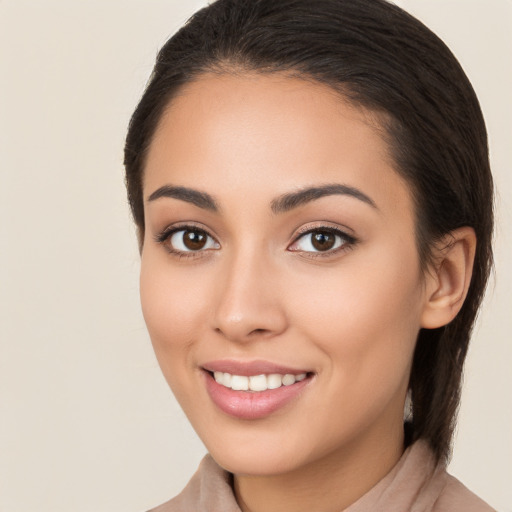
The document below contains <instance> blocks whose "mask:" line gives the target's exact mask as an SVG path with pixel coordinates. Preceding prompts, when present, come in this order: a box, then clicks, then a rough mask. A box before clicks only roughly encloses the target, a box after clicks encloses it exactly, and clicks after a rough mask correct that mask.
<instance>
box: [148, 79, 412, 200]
mask: <svg viewBox="0 0 512 512" xmlns="http://www.w3.org/2000/svg"><path fill="white" fill-rule="evenodd" d="M384 135H385V133H384V131H383V129H382V127H381V125H380V124H379V118H378V116H377V115H376V114H374V113H372V112H369V111H367V110H364V109H362V108H359V107H356V106H354V105H352V104H350V103H349V102H348V101H346V99H345V98H344V97H343V96H341V95H340V94H339V93H338V92H336V91H334V90H333V89H332V88H330V87H328V86H326V85H323V84H320V83H318V82H314V81H306V80H303V79H300V78H294V77H289V76H286V75H284V74H278V73H274V74H257V73H245V74H222V75H218V74H205V75H202V76H200V77H199V78H198V79H197V80H196V81H194V82H192V83H190V84H187V85H186V86H185V87H183V88H182V89H181V90H180V92H179V94H177V95H176V96H175V97H174V98H173V99H172V101H171V102H170V104H169V105H168V107H167V109H166V111H165V112H164V114H163V116H162V118H161V120H160V123H159V125H158V127H157V130H156V132H155V135H154V138H153V140H152V143H151V145H150V148H149V152H148V157H147V160H146V168H145V175H144V195H145V197H147V196H148V195H149V194H150V193H151V192H152V191H153V190H155V189H156V188H158V187H159V186H162V185H165V184H168V183H172V184H173V185H179V186H193V187H195V188H201V189H204V190H207V191H208V192H209V193H211V194H213V195H220V196H222V195H223V194H226V193H231V195H232V196H234V195H236V193H241V194H243V195H250V196H252V197H254V196H255V195H257V196H258V197H261V198H262V199H266V200H270V199H271V197H275V195H278V194H280V193H286V192H289V191H290V189H293V188H299V187H303V186H310V185H314V184H318V183H342V184H344V185H348V186H357V187H358V188H364V189H365V190H366V192H368V195H372V194H373V195H375V202H376V203H377V204H379V202H381V203H383V205H384V203H387V204H388V205H390V206H392V205H395V206H396V205H398V204H399V205H400V207H401V208H403V207H407V208H410V207H411V203H410V197H409V196H410V191H409V187H408V186H407V184H406V183H405V182H404V181H403V180H402V179H401V177H400V176H399V175H398V173H397V172H396V171H395V169H394V163H393V161H392V159H391V157H390V154H389V148H388V145H387V143H386V142H385V137H384ZM228 189H229V190H228Z"/></svg>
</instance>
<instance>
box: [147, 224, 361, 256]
mask: <svg viewBox="0 0 512 512" xmlns="http://www.w3.org/2000/svg"><path fill="white" fill-rule="evenodd" d="M180 231H192V232H196V233H202V234H204V235H206V236H207V237H208V238H210V239H212V240H213V241H214V242H215V243H217V244H218V242H217V240H215V238H214V237H213V236H211V235H210V234H209V233H208V231H207V230H205V229H204V228H201V227H199V226H196V225H194V224H184V225H180V226H169V227H167V228H165V229H164V230H163V231H162V232H161V233H159V234H157V235H156V236H155V241H156V242H157V243H159V244H161V245H163V246H164V247H165V249H166V250H167V251H168V252H169V253H170V254H172V255H173V256H175V257H177V258H179V259H183V258H185V259H186V258H197V257H201V256H202V253H204V252H206V251H208V250H211V249H206V250H197V251H193V250H191V251H180V250H176V249H174V248H173V247H172V246H171V245H170V244H169V243H168V242H169V240H170V238H171V237H172V236H173V235H174V234H176V233H179V232H180ZM313 233H328V234H332V235H334V236H337V237H340V238H341V239H342V244H341V246H340V247H337V248H335V249H333V250H332V249H329V250H326V251H300V250H297V249H289V250H290V251H291V252H300V253H301V254H302V255H304V256H305V257H307V258H328V257H330V256H333V255H335V254H338V253H339V252H342V251H347V250H349V249H352V248H353V247H354V246H355V245H356V244H357V243H358V239H357V238H355V237H354V236H352V235H349V234H347V233H346V232H344V231H342V230H341V229H338V228H335V227H332V226H315V227H313V228H311V227H309V228H304V230H301V231H299V234H298V235H297V236H296V237H295V239H294V240H293V242H292V243H291V244H290V245H289V246H288V247H291V246H293V245H295V244H296V243H297V242H298V241H299V240H301V239H302V238H304V237H306V236H307V235H311V234H313Z"/></svg>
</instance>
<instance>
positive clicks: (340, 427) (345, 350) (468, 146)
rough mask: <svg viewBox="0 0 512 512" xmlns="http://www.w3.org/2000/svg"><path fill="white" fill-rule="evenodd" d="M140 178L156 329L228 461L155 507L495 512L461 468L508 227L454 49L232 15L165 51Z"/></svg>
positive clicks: (335, 25) (145, 267)
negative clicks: (449, 467) (458, 427)
mask: <svg viewBox="0 0 512 512" xmlns="http://www.w3.org/2000/svg"><path fill="white" fill-rule="evenodd" d="M125 166H126V176H127V187H128V195H129V200H130V204H131V207H132V212H133V215H134V219H135V222H136V225H137V228H138V233H139V243H140V248H141V254H142V267H141V298H142V307H143V312H144V317H145V320H146V323H147V326H148V330H149V333H150V336H151V339H152V343H153V346H154V349H155V352H156V355H157V358H158V361H159V363H160V366H161V368H162V371H163V373H164V375H165V377H166V379H167V381H168V383H169V385H170V386H171V388H172V390H173V392H174V394H175V395H176V398H177V399H178V401H179V402H180V404H181V406H182V407H183V409H184V411H185V413H186V414H187V416H188V418H189V420H190V421H191V423H192V425H193V427H194V428H195V430H196V431H197V433H198V434H199V436H200V437H201V439H202V441H203V442H204V444H205V445H206V447H207V449H208V451H209V453H210V455H209V456H207V457H206V458H205V460H204V461H203V463H202V464H201V467H200V468H199V470H198V473H197V474H196V475H195V476H194V477H193V479H192V480H191V482H190V483H189V485H188V486H187V488H186V489H185V490H184V491H183V492H182V493H181V494H180V495H179V496H178V497H176V498H175V499H173V500H171V501H170V502H168V503H166V504H164V505H162V506H161V507H158V508H157V509H155V510H159V511H189V510H233V511H239V510H241V511H243V512H246V511H260V510H264V511H274V510H279V511H283V510H294V511H297V510H319V511H320V510H321V511H331V510H332V511H339V510H349V511H351V512H354V511H363V510H364V511H366V510H372V511H373V510H383V511H388V510H389V511H397V510H404V511H405V510H422V511H423V510H425V511H427V510H436V511H441V510H450V511H453V510H475V511H480V510H481V511H485V510H492V509H490V507H489V506H488V505H486V504H485V503H484V502H482V501H481V500H480V499H479V498H477V497H476V496H475V495H473V494H472V493H471V492H470V491H469V490H467V489H466V488H465V487H463V486H462V484H460V483H459V482H458V481H457V480H455V479H454V478H453V477H451V476H449V475H448V474H447V473H446V471H445V465H446V461H447V459H448V456H449V452H450V443H451V438H452V433H453V428H454V423H455V415H456V410H457V406H458V401H459V391H460V381H461V373H462V368H463V363H464V358H465V355H466V352H467V346H468V342H469V337H470V333H471V329H472V325H473V322H474V319H475V315H476V313H477V310H478V307H479V305H480V302H481V299H482V296H483V292H484V289H485V285H486V281H487V277H488V274H489V270H490V268H491V265H492V249H491V237H492V226H493V213H492V179H491V175H490V170H489V163H488V156H487V140H486V132H485V125H484V122H483V118H482V114H481V112H480V108H479V105H478V101H477V99H476V97H475V94H474V92H473V89H472V87H471V85H470V84H469V81H468V79H467V78H466V76H465V75H464V72H463V71H462V69H461V68H460V66H459V64H458V63H457V61H456V59H455V58H454V57H453V55H452V54H451V53H450V51H449V50H448V49H447V48H446V46H445V45H444V44H443V43H442V42H441V41H440V40H439V39H438V38H437V37H436V36H435V35H434V34H432V33H431V32H430V31H429V30H428V29H427V28H426V27H424V26H423V25H422V24H421V23H420V22H418V21H417V20H415V19H414V18H412V17H411V16H409V15H408V14H406V13H405V12H404V11H402V10H400V9H399V8H398V7H396V6H394V5H392V4H389V3H387V2H385V1H383V0H345V1H342V0H318V1H315V2H310V1H309V0H278V1H276V0H217V1H216V2H214V3H213V4H211V5H210V6H209V7H207V8H205V9H203V10H201V11H199V12H198V13H197V14H196V15H195V16H194V17H193V18H192V19H191V20H190V21H189V22H188V23H187V25H186V26H185V27H183V28H182V29H181V30H180V31H179V32H178V33H177V34H176V35H175V36H173V37H172V38H171V39H170V40H169V41H168V42H167V43H166V45H165V46H164V47H163V49H162V50H161V51H160V53H159V55H158V58H157V63H156V65H155V69H154V72H153V75H152V77H151V80H150V83H149V85H148V87H147V89H146V91H145V93H144V95H143V97H142V99H141V102H140V104H139V106H138V107H137V110H136V111H135V113H134V115H133V117H132V121H131V123H130V127H129V133H128V136H127V141H126V149H125ZM406 399H407V400H406ZM406 402H407V404H408V405H405V404H406ZM411 404H412V405H411ZM404 408H405V409H406V411H405V414H406V419H407V422H406V424H405V427H404ZM409 409H410V410H409Z"/></svg>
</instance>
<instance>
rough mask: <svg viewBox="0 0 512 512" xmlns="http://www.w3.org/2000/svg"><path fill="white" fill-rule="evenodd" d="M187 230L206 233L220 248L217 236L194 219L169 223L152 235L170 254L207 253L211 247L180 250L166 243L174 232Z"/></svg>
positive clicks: (186, 256) (180, 256)
mask: <svg viewBox="0 0 512 512" xmlns="http://www.w3.org/2000/svg"><path fill="white" fill-rule="evenodd" d="M187 230H189V231H202V232H203V233H205V234H206V236H207V237H209V238H211V239H212V240H213V241H214V242H215V244H216V245H218V246H219V247H218V248H220V243H219V241H218V240H217V238H216V237H215V236H213V235H212V234H211V233H210V230H209V229H207V228H206V227H204V226H202V225H201V224H199V223H197V222H194V221H182V222H178V223H175V224H171V225H169V226H167V227H165V228H164V229H163V230H161V231H160V232H158V233H157V234H156V235H154V240H155V242H156V243H158V244H161V245H163V246H164V247H165V249H166V250H167V251H168V252H169V253H170V254H172V255H174V256H177V257H179V258H195V257H200V256H202V255H204V253H207V252H209V251H211V250H212V248H208V249H199V250H197V251H193V250H190V251H181V250H179V249H175V248H173V247H172V246H170V244H168V243H167V242H168V241H169V240H170V238H171V237H172V236H173V235H174V234H176V233H179V232H180V231H187ZM218 248H217V247H216V248H215V250H217V249H218Z"/></svg>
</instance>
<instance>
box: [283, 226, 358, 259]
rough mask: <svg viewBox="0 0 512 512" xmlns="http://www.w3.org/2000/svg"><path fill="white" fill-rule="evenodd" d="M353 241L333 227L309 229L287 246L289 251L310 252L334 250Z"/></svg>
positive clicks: (350, 237)
mask: <svg viewBox="0 0 512 512" xmlns="http://www.w3.org/2000/svg"><path fill="white" fill-rule="evenodd" d="M354 243H355V239H354V238H353V237H352V236H349V235H347V234H346V233H344V232H343V231H340V230H338V229H334V228H316V229H310V230H309V231H307V232H306V233H303V234H302V235H300V236H299V237H298V238H297V239H296V240H295V241H294V242H293V244H292V245H291V246H290V247H289V248H288V249H289V250H290V251H301V252H311V253H322V252H331V253H332V252H336V250H337V249H341V248H344V247H346V246H350V245H352V244H354Z"/></svg>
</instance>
